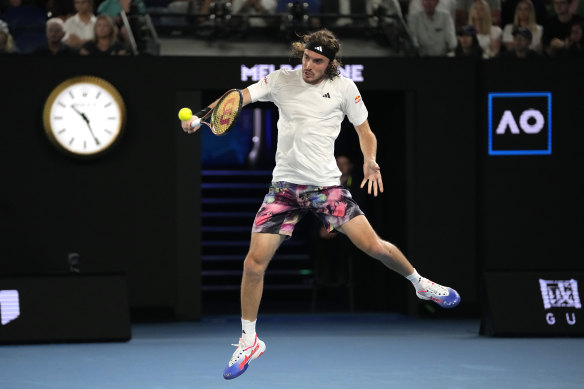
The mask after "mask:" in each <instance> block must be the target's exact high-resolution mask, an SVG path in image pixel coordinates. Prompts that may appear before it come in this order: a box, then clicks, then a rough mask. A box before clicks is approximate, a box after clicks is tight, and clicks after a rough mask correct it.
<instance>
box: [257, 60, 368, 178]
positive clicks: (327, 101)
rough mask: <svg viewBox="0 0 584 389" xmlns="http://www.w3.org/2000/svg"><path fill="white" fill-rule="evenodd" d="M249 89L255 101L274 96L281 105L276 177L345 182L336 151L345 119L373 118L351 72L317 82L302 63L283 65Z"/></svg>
mask: <svg viewBox="0 0 584 389" xmlns="http://www.w3.org/2000/svg"><path fill="white" fill-rule="evenodd" d="M248 90H249V92H250V95H251V99H252V102H255V101H271V102H273V103H274V104H275V105H276V106H277V107H278V112H279V116H280V117H279V119H278V147H277V150H276V167H275V168H274V172H273V180H274V181H287V182H291V183H294V184H299V185H315V186H333V185H339V183H340V176H341V172H340V171H339V169H338V167H337V163H336V160H335V155H334V147H335V140H336V139H337V137H338V136H339V133H340V131H341V123H342V121H343V119H344V118H345V115H346V116H347V117H348V119H349V121H350V122H351V123H352V124H353V125H356V126H357V125H360V124H363V123H364V122H365V121H366V120H367V115H368V113H367V108H365V104H364V103H363V99H362V97H361V94H360V93H359V90H358V88H357V86H356V85H355V83H354V82H353V81H352V80H351V79H349V78H346V77H343V76H338V77H335V78H333V79H332V80H329V79H325V80H323V81H322V82H320V83H319V84H316V85H312V84H309V83H307V82H305V81H304V80H303V79H302V69H297V70H288V69H280V70H276V71H275V72H272V73H270V74H269V75H268V76H266V77H264V78H263V79H262V80H260V81H258V82H257V83H255V84H253V85H250V86H249V87H248Z"/></svg>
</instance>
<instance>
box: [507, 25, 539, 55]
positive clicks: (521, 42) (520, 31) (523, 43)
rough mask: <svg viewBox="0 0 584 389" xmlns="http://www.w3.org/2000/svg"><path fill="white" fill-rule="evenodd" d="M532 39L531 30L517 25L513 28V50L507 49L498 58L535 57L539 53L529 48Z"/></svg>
mask: <svg viewBox="0 0 584 389" xmlns="http://www.w3.org/2000/svg"><path fill="white" fill-rule="evenodd" d="M532 40H533V35H532V34H531V30H530V29H529V28H527V27H517V28H515V30H513V42H514V45H513V50H507V51H504V52H502V53H501V54H500V55H499V57H500V58H518V59H530V58H537V57H539V54H538V53H537V51H535V50H533V49H530V48H529V47H530V45H531V41H532Z"/></svg>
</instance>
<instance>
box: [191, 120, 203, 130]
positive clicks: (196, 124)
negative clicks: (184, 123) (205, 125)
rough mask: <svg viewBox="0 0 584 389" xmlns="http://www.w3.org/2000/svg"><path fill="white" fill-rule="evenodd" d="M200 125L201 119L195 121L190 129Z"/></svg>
mask: <svg viewBox="0 0 584 389" xmlns="http://www.w3.org/2000/svg"><path fill="white" fill-rule="evenodd" d="M200 125H201V118H198V119H195V120H193V121H192V123H191V128H195V127H198V126H200Z"/></svg>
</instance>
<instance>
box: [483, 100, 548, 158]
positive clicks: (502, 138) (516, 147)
mask: <svg viewBox="0 0 584 389" xmlns="http://www.w3.org/2000/svg"><path fill="white" fill-rule="evenodd" d="M551 101H552V99H551V93H549V92H530V93H523V92H520V93H489V107H488V108H489V155H549V154H551V152H552V148H551V145H552V143H551V141H552V124H551V112H552V109H551V107H552V105H551Z"/></svg>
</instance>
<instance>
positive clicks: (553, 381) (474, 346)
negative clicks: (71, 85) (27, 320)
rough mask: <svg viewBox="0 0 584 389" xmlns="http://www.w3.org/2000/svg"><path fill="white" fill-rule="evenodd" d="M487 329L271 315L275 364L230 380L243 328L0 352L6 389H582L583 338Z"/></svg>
mask: <svg viewBox="0 0 584 389" xmlns="http://www.w3.org/2000/svg"><path fill="white" fill-rule="evenodd" d="M478 328H479V322H478V320H444V319H424V320H422V319H411V318H408V317H405V316H401V315H393V314H350V315H349V314H330V315H264V316H261V317H260V320H259V321H258V334H259V336H260V337H261V338H262V339H263V340H264V341H265V342H266V346H267V349H266V352H265V354H264V355H263V356H261V357H260V358H259V359H257V360H256V361H254V362H253V363H252V364H251V365H250V367H249V369H248V370H247V372H246V373H245V374H243V375H242V376H241V377H239V378H237V379H234V380H231V381H226V380H224V379H223V377H222V372H223V368H224V367H225V364H226V363H227V361H228V360H229V358H230V356H231V354H232V353H233V351H234V350H235V347H232V346H230V344H231V343H236V342H237V340H238V336H239V333H240V321H239V318H238V317H234V316H215V317H208V318H205V319H203V320H202V321H200V322H188V323H186V322H183V323H156V324H150V323H148V324H134V325H133V327H132V331H133V338H132V340H131V341H129V342H127V343H79V344H41V345H11V346H0V388H2V389H36V388H58V389H89V388H91V389H97V388H99V389H105V388H120V389H131V388H140V389H162V388H168V389H186V388H201V389H207V388H253V389H262V388H270V389H273V388H334V389H338V388H400V389H407V388H415V389H430V388H432V389H436V388H460V389H470V388H473V389H475V388H478V389H482V388H485V389H486V388H497V389H501V388H513V389H534V388H546V389H549V388H561V389H571V388H573V389H576V388H578V389H581V388H584V356H583V350H584V339H582V338H489V337H482V336H479V335H478Z"/></svg>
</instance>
